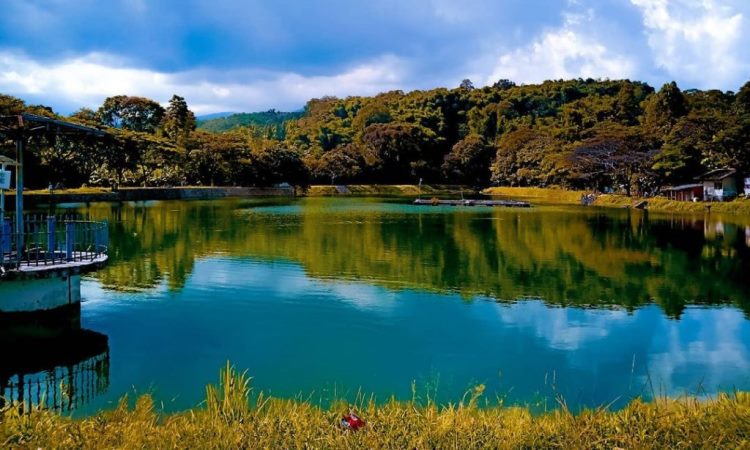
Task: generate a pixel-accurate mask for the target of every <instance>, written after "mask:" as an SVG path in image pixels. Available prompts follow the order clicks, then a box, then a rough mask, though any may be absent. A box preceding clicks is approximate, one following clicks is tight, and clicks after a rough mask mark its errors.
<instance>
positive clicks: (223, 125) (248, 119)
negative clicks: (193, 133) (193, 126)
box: [198, 109, 302, 133]
mask: <svg viewBox="0 0 750 450" xmlns="http://www.w3.org/2000/svg"><path fill="white" fill-rule="evenodd" d="M300 117H302V111H298V112H281V111H276V110H275V109H270V110H268V111H263V112H254V113H235V114H230V115H228V116H225V117H217V118H213V119H206V120H198V128H199V129H201V130H206V131H213V132H215V133H220V132H222V131H229V130H231V129H233V128H238V127H247V126H260V127H267V126H272V125H276V126H279V127H281V126H282V125H283V124H284V122H286V121H287V120H293V119H298V118H300Z"/></svg>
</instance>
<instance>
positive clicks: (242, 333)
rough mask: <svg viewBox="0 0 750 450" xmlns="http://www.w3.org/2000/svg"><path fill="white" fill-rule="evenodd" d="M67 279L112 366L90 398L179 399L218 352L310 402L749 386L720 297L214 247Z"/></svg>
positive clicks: (605, 400) (746, 338)
mask: <svg viewBox="0 0 750 450" xmlns="http://www.w3.org/2000/svg"><path fill="white" fill-rule="evenodd" d="M83 290H84V294H85V295H86V296H87V298H88V299H89V302H88V303H87V304H86V310H87V311H88V312H87V315H88V316H89V318H88V321H89V322H90V323H91V324H92V325H93V326H95V327H96V328H97V329H104V330H107V333H108V334H109V335H110V336H111V338H112V342H117V343H118V344H117V347H116V352H117V354H118V361H117V362H113V371H115V372H116V373H118V374H119V375H118V376H113V380H114V381H113V386H112V389H111V391H112V394H110V395H108V396H107V397H106V398H102V399H100V400H99V401H98V402H97V405H111V404H113V403H114V402H116V400H117V395H121V394H122V393H123V392H127V391H129V390H131V388H132V387H133V386H135V387H136V390H137V391H138V392H150V391H152V390H153V387H156V392H155V393H156V398H157V401H158V400H162V401H163V402H164V403H165V405H166V406H165V408H166V409H168V410H176V409H177V410H178V409H184V408H189V407H193V406H195V405H197V404H199V402H200V401H201V396H202V392H203V388H204V386H205V384H206V383H209V382H213V380H214V379H215V377H216V370H217V367H220V366H221V365H222V364H223V363H225V362H226V360H227V359H229V360H231V361H232V362H233V363H234V364H236V365H237V366H238V367H242V368H247V369H248V370H249V371H250V373H251V374H252V376H253V377H254V380H253V383H254V386H255V387H256V388H257V389H261V390H264V391H265V392H266V393H271V394H273V395H276V396H282V397H293V396H297V395H301V396H302V397H304V398H307V397H308V396H310V398H312V399H313V400H314V401H322V402H325V401H328V400H331V399H332V398H334V397H337V396H343V397H348V398H353V397H354V396H355V395H356V393H357V391H358V389H360V388H361V389H362V391H363V392H367V393H373V394H375V395H376V398H377V399H378V400H381V401H384V400H386V399H388V398H389V397H390V396H392V395H395V396H396V397H398V398H401V399H408V398H411V395H412V392H411V390H410V387H411V384H412V381H416V383H417V386H419V393H420V395H424V389H425V388H426V387H430V388H431V389H433V391H432V393H431V395H432V398H434V399H437V400H438V401H441V402H447V401H456V400H458V399H460V398H461V396H462V395H463V394H464V393H465V392H466V390H467V389H468V388H470V387H471V386H473V385H475V384H477V383H483V384H485V385H486V386H487V395H488V398H489V399H490V400H494V399H495V398H496V396H498V397H499V398H502V399H504V400H505V401H506V402H508V403H512V404H530V405H531V406H532V407H534V408H535V409H537V410H543V409H544V408H552V407H555V405H556V403H555V397H556V396H557V395H562V396H564V398H565V399H566V401H567V402H568V405H569V406H570V407H571V408H574V409H578V408H582V407H597V406H601V405H605V404H610V403H612V404H613V406H614V407H620V406H622V405H624V404H625V403H627V402H628V401H629V400H630V399H632V398H634V397H636V396H644V397H645V398H650V397H651V395H653V394H661V393H664V394H668V395H681V394H685V393H698V394H703V393H708V394H714V393H716V392H717V391H719V390H731V389H733V388H738V389H749V388H750V371H748V368H750V321H748V320H746V319H745V318H744V317H743V313H742V312H741V311H739V310H737V309H736V308H731V307H695V306H691V307H687V308H686V309H685V310H684V312H683V314H682V317H681V320H672V319H670V318H668V317H666V316H665V315H664V314H663V312H662V311H661V310H660V308H658V307H657V306H654V305H649V306H645V307H641V308H638V309H636V310H634V311H628V310H627V309H625V308H622V307H610V308H597V309H585V308H577V307H550V306H549V305H548V304H545V303H544V302H542V301H540V300H535V299H526V300H524V301H519V302H506V303H502V302H496V301H492V299H488V298H486V297H469V298H464V299H461V297H460V296H459V295H458V294H443V293H436V292H427V291H424V290H415V289H391V288H386V287H382V286H377V285H371V284H368V283H363V282H353V281H341V280H335V279H320V278H317V277H316V278H312V277H310V276H309V275H308V274H306V271H305V268H304V267H303V266H301V265H299V264H295V263H290V262H279V261H273V262H272V261H264V260H253V259H247V258H229V257H209V258H204V259H201V260H200V261H198V262H197V263H196V266H195V269H194V272H193V276H191V277H190V278H189V279H188V280H187V282H186V284H185V286H184V287H183V288H182V289H180V290H179V291H170V290H167V289H155V290H151V291H148V292H147V293H133V292H118V293H112V292H107V291H104V290H101V289H99V285H98V283H96V282H93V281H87V282H86V283H84V286H83ZM133 324H137V327H138V332H137V333H133ZM154 342H158V343H159V345H158V346H154V345H153V343H154ZM115 366H117V368H116V369H115ZM300 374H304V375H303V376H300ZM652 387H653V391H652Z"/></svg>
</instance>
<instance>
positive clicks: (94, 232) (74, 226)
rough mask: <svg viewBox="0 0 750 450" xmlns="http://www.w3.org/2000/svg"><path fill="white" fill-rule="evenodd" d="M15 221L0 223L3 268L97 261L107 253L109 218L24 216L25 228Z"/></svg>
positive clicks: (8, 220) (0, 260) (0, 266)
mask: <svg viewBox="0 0 750 450" xmlns="http://www.w3.org/2000/svg"><path fill="white" fill-rule="evenodd" d="M14 225H15V221H13V220H11V219H7V218H6V219H4V220H3V221H2V224H0V268H2V269H3V270H14V269H16V270H18V269H23V268H24V267H40V266H41V267H44V266H55V265H64V264H70V263H74V262H94V261H97V260H101V259H102V257H103V256H105V255H107V252H108V249H109V227H108V224H107V222H97V221H92V220H83V219H81V218H80V217H77V216H41V215H28V216H24V220H23V230H22V232H21V233H18V232H17V231H16V230H14Z"/></svg>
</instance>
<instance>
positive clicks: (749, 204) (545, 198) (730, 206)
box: [482, 187, 750, 216]
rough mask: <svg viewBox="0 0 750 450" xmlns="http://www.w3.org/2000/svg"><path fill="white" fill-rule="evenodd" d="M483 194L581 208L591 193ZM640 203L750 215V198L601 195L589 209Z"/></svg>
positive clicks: (514, 190)
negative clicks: (720, 199) (697, 199)
mask: <svg viewBox="0 0 750 450" xmlns="http://www.w3.org/2000/svg"><path fill="white" fill-rule="evenodd" d="M482 194H484V195H489V196H492V197H503V198H513V199H523V200H530V201H532V202H535V203H538V204H557V205H578V206H580V205H581V196H583V195H586V194H590V191H568V190H565V189H557V188H520V187H491V188H487V189H484V190H482ZM641 201H645V202H646V206H645V210H646V211H653V212H658V213H679V214H705V213H716V214H727V215H735V216H750V198H740V199H735V200H732V201H728V202H683V201H677V200H669V199H666V198H664V197H650V198H640V197H628V196H626V195H620V194H601V195H599V196H597V198H596V200H595V201H594V202H593V203H591V205H590V206H595V207H602V208H614V209H630V208H633V209H634V208H635V205H636V204H637V203H639V202H641Z"/></svg>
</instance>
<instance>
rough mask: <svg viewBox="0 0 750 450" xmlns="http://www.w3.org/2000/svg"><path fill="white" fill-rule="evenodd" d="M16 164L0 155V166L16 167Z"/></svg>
mask: <svg viewBox="0 0 750 450" xmlns="http://www.w3.org/2000/svg"><path fill="white" fill-rule="evenodd" d="M17 165H18V163H17V162H16V161H15V160H14V159H11V158H8V157H7V156H3V155H0V166H17Z"/></svg>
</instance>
